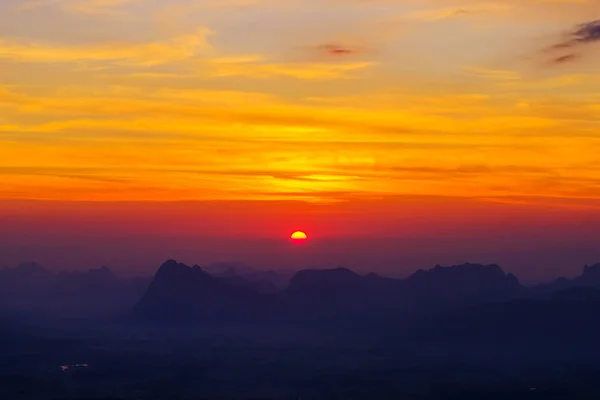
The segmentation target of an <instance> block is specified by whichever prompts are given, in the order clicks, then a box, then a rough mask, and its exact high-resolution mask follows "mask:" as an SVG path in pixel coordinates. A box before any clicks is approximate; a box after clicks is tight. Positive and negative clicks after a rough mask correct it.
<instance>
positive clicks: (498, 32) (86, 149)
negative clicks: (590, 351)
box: [0, 0, 600, 237]
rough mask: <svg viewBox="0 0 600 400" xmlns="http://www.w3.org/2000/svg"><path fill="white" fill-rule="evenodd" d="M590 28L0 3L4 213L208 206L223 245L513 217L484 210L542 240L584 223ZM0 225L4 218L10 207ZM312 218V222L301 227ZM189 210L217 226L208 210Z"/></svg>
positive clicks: (540, 12) (536, 12)
mask: <svg viewBox="0 0 600 400" xmlns="http://www.w3.org/2000/svg"><path fill="white" fill-rule="evenodd" d="M599 9H600V2H599V1H598V0H518V1H517V0H504V1H488V0H418V1H417V0H374V1H360V0H181V1H177V2H173V1H167V0H5V1H3V2H2V4H0V181H1V183H2V184H1V185H0V199H1V200H15V201H17V204H18V202H22V204H29V203H26V202H25V201H26V200H35V199H37V200H53V201H57V202H59V203H60V202H63V205H64V207H63V209H68V208H69V207H70V204H72V203H69V202H71V201H75V202H81V201H85V202H100V203H106V204H109V202H117V203H118V202H135V203H136V207H137V208H136V209H137V210H142V209H144V208H143V207H144V206H143V205H140V204H150V203H148V202H165V201H168V202H176V201H183V200H185V201H192V202H204V201H210V202H211V203H210V204H213V205H214V204H216V205H217V206H214V207H217V209H218V210H225V209H231V210H234V211H231V213H229V214H223V215H230V216H231V215H235V216H236V217H235V218H234V219H231V218H230V220H232V221H233V222H231V221H230V222H226V223H225V225H226V226H227V227H228V228H227V229H224V228H223V229H222V228H215V231H216V232H220V234H222V235H235V234H237V233H243V234H246V235H248V236H252V235H262V236H268V237H271V236H278V235H280V234H282V233H281V231H285V232H286V233H285V234H287V230H288V229H292V230H293V229H310V228H312V230H313V231H314V235H316V236H319V235H321V236H331V235H339V234H346V235H349V236H357V235H360V234H365V235H374V234H378V235H379V234H381V235H388V236H389V235H393V234H396V233H397V234H401V235H405V234H407V232H414V231H423V232H426V231H427V232H430V233H431V232H433V231H434V230H432V229H433V228H431V226H434V225H435V224H430V223H429V222H427V221H429V219H430V218H429V216H431V215H437V216H438V219H437V221H438V222H440V221H441V222H440V223H441V224H450V223H451V224H452V226H454V224H458V223H459V221H460V216H462V215H463V214H464V213H470V214H471V215H472V214H473V213H475V214H477V213H480V214H481V215H484V216H485V215H487V214H489V213H491V212H496V213H506V216H509V215H513V214H511V211H502V210H509V209H510V207H508V206H507V208H498V207H496V206H495V204H498V203H506V204H522V205H529V206H532V207H533V208H532V209H534V210H536V212H538V214H539V215H546V216H547V218H548V219H549V220H550V223H553V224H555V226H559V225H560V219H561V218H567V217H566V216H567V215H571V214H569V213H568V211H565V210H571V211H572V212H573V213H575V212H578V213H580V214H581V213H584V214H585V215H596V214H595V213H596V209H597V207H598V204H599V203H598V202H597V201H598V198H599V197H600V184H599V182H600V162H599V160H600V159H599V156H598V154H600V133H599V132H600V74H599V73H598V70H599V69H598V67H599V66H600V33H599V32H600V22H596V21H595V20H594V17H597V12H598V10H599ZM595 13H596V14H595ZM415 198H418V199H425V198H427V199H428V200H427V201H424V200H423V201H414V199H415ZM247 201H252V203H247ZM286 201H291V202H290V203H287V202H286ZM117 203H115V204H117ZM0 204H1V207H3V208H4V209H3V210H0V215H2V216H7V218H8V217H10V215H11V213H13V212H14V209H13V208H11V207H13V206H14V204H15V203H14V202H12V201H11V202H0ZM9 204H10V206H9ZM52 204H56V203H52ZM118 204H121V203H118ZM194 204H198V203H194ZM311 204H313V205H314V204H318V205H326V206H327V207H328V208H327V212H326V213H325V214H326V215H327V217H323V216H322V215H323V213H322V212H320V213H317V214H314V213H312V211H311V213H309V214H310V216H309V214H306V213H305V211H304V210H306V209H307V207H308V208H310V207H313V206H312V205H311ZM447 204H451V205H447ZM481 204H489V206H482V205H481ZM44 207H45V206H40V207H37V206H36V210H37V211H36V212H35V213H34V212H33V211H31V212H32V213H33V214H31V215H34V214H35V215H38V217H39V218H40V220H42V219H43V215H42V214H43V213H42V214H39V213H40V212H42V211H40V210H43V209H47V208H44ZM48 207H55V206H54V205H52V206H48ZM115 207H116V208H115V210H116V209H118V210H126V209H127V206H123V205H121V206H118V207H117V206H115ZM123 207H124V208H123ZM356 207H358V208H359V209H357V208H356ZM361 207H362V208H361ZM365 207H368V208H367V209H365ZM85 209H87V208H86V207H82V208H80V210H85ZM159 209H160V210H161V211H160V213H159V214H156V213H155V214H154V215H146V217H151V218H154V219H155V222H154V223H152V224H153V226H156V227H157V228H156V229H159V230H160V224H158V223H157V222H156V221H169V220H170V218H175V219H177V218H179V217H177V216H178V215H179V214H180V213H181V209H182V208H181V207H180V206H178V205H176V204H174V203H171V206H170V207H167V206H165V207H162V206H161V207H159ZM184 209H185V210H186V213H191V214H193V215H194V216H195V218H196V219H197V220H202V218H205V219H206V220H211V221H212V220H214V219H211V217H210V216H211V213H212V212H213V211H210V210H209V209H210V207H209V206H206V205H197V206H196V207H190V208H185V207H184ZM310 209H311V210H312V209H313V208H310ZM11 210H12V211H11ZM203 210H205V211H203ZM206 210H209V211H206ZM249 210H252V211H249ZM378 210H380V211H378ZM457 210H458V211H457ZM481 210H484V211H481ZM556 210H561V211H560V212H558V211H556ZM55 211H56V210H55ZM55 211H52V212H53V213H54V212H55ZM81 212H84V211H81ZM89 212H90V213H92V211H89ZM118 212H122V211H118ZM48 213H50V211H48ZM203 213H204V214H203ZM525 214H527V212H525ZM538 214H536V215H538ZM580 214H577V215H580ZM12 215H14V213H13V214H12ZM19 215H21V216H22V217H23V218H26V217H27V213H25V214H19ZM136 215H138V216H139V218H137V219H136V221H135V224H137V226H145V224H147V223H148V222H144V221H145V219H144V216H143V214H142V213H138V214H136ZM256 215H263V216H266V217H265V218H262V219H260V220H259V219H256ZM275 215H277V216H278V217H274V216H275ZM382 215H384V216H385V217H381V216H382ZM407 215H408V216H407ZM503 215H504V214H503ZM557 215H562V217H558V216H557ZM390 216H393V218H390ZM89 217H90V219H89V220H90V221H96V222H93V223H91V224H92V225H95V224H100V225H102V220H101V219H95V220H94V218H92V217H93V215H91V214H90V215H89ZM47 218H50V216H47ZM223 218H226V217H223ZM403 218H408V220H406V219H404V220H403ZM482 218H483V217H482ZM486 218H487V217H486ZM498 218H499V219H502V217H501V216H499V217H498ZM498 218H497V219H498ZM536 218H537V217H536ZM573 218H575V219H576V218H578V217H577V216H576V215H575V214H573ZM294 219H296V221H294ZM492 219H493V218H492ZM396 220H402V221H404V223H403V225H402V226H400V227H398V226H394V225H393V224H392V222H390V221H396ZM484 220H485V218H483V219H480V221H484ZM540 220H541V219H540V218H537V219H536V221H538V223H539V221H540ZM244 221H245V222H244ZM257 221H258V222H257ZM265 221H267V222H265ZM323 221H334V222H331V223H329V222H327V223H325V222H323ZM335 221H337V222H335ZM407 221H408V222H410V224H407ZM513 222H515V221H513ZM481 223H483V222H481ZM515 223H516V222H515ZM521 223H524V222H521ZM529 223H531V224H533V223H534V222H533V221H530V222H529ZM164 224H165V226H168V222H164ZM214 224H217V222H214ZM219 224H223V222H222V221H221V222H220V223H219ZM264 224H270V225H269V226H272V231H269V230H267V229H264ZM117 225H118V222H117ZM258 225H260V226H261V228H257V226H258ZM28 226H29V225H28ZM306 226H307V227H308V228H305V227H306ZM336 226H339V227H337V228H336ZM407 226H410V228H407ZM359 227H361V228H359ZM88 228H89V229H92V230H93V226H92V227H88ZM79 229H81V227H79ZM119 229H123V230H124V231H127V230H128V229H129V228H128V227H126V226H122V227H119ZM165 229H169V228H165ZM186 229H189V232H190V233H193V234H197V233H198V232H197V230H196V229H195V228H193V227H192V228H186ZM270 229H271V228H270ZM457 229H458V228H457ZM557 229H558V228H557ZM186 232H187V231H186ZM284 236H285V235H284Z"/></svg>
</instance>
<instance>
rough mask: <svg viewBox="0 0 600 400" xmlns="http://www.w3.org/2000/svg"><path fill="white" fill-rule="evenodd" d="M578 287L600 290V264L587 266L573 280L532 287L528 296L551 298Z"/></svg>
mask: <svg viewBox="0 0 600 400" xmlns="http://www.w3.org/2000/svg"><path fill="white" fill-rule="evenodd" d="M576 287H595V288H600V264H595V265H592V266H588V265H585V266H584V267H583V271H582V273H581V275H579V276H577V277H575V278H573V279H568V278H563V277H561V278H558V279H556V280H555V281H553V282H551V283H547V284H542V285H538V286H535V287H532V288H530V289H529V291H528V295H529V296H530V297H534V298H549V297H550V296H552V295H553V294H554V293H556V292H558V291H562V290H566V289H570V288H576Z"/></svg>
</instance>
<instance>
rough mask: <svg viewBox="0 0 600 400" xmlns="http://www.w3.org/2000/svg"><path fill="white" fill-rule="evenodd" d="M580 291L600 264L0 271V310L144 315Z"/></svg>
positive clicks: (340, 314) (438, 308)
mask: <svg viewBox="0 0 600 400" xmlns="http://www.w3.org/2000/svg"><path fill="white" fill-rule="evenodd" d="M577 288H600V264H597V265H594V266H585V267H584V269H583V272H582V274H581V275H580V276H578V277H576V278H573V279H567V278H559V279H557V280H555V281H554V282H551V283H547V284H543V285H538V286H533V287H526V286H523V285H521V284H520V283H519V280H518V278H517V277H515V276H514V275H512V274H506V273H504V271H503V270H502V269H501V268H500V267H499V266H498V265H478V264H463V265H458V266H451V267H442V266H439V265H438V266H436V267H434V268H432V269H430V270H419V271H417V272H415V273H414V274H412V275H411V276H409V277H407V278H405V279H393V278H388V277H382V276H379V275H377V274H373V273H371V274H367V275H361V274H358V273H355V272H353V271H351V270H349V269H345V268H337V269H330V270H302V271H298V272H296V273H294V274H293V275H291V274H290V275H286V274H284V273H280V272H275V271H258V270H254V269H251V268H248V267H246V266H245V265H243V264H241V263H220V264H211V265H208V266H205V267H200V266H197V265H195V266H193V267H189V266H186V265H184V264H181V263H178V262H176V261H174V260H169V261H167V262H165V263H164V264H163V265H161V266H160V268H159V269H158V271H157V272H156V274H155V276H154V278H122V277H118V276H117V275H115V274H114V273H113V272H112V271H110V270H109V269H108V268H106V267H103V268H99V269H91V270H89V271H85V272H60V273H55V272H51V271H49V270H47V269H44V268H43V267H42V266H40V265H39V264H36V263H25V264H21V265H19V266H18V267H16V268H5V269H1V270H0V308H1V309H3V310H8V311H12V312H29V313H46V314H49V315H53V314H56V315H68V316H100V315H102V316H114V315H123V316H125V315H128V314H134V315H135V316H137V317H138V318H142V319H150V320H153V319H154V320H156V319H159V320H160V319H177V320H199V321H202V320H211V321H242V320H244V321H258V320H268V321H313V322H317V321H337V320H345V319H356V318H362V319H370V320H373V321H375V320H390V319H395V320H398V321H402V320H406V319H407V318H412V317H415V316H422V315H433V314H442V313H445V312H448V311H451V310H457V309H461V308H464V307H466V306H470V307H473V306H476V305H481V304H486V303H490V302H494V303H507V302H510V301H516V300H519V301H548V302H552V301H556V299H557V298H560V296H563V297H564V296H567V295H566V293H571V296H583V297H585V298H588V297H589V298H593V297H594V296H595V291H592V290H591V289H589V290H588V291H583V290H577ZM561 293H562V294H561ZM557 296H559V297H557Z"/></svg>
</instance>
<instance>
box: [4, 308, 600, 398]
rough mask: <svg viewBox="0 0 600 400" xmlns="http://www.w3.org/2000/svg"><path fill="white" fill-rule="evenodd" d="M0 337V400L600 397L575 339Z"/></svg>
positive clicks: (28, 328)
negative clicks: (499, 340) (548, 340)
mask: <svg viewBox="0 0 600 400" xmlns="http://www.w3.org/2000/svg"><path fill="white" fill-rule="evenodd" d="M1 335H2V340H1V341H0V354H1V355H2V357H1V362H0V398H1V399H11V400H20V399H36V400H37V399H39V400H45V399H315V400H318V399H365V400H366V399H588V398H589V399H597V398H600V380H599V379H598V377H599V376H600V362H598V361H597V360H600V357H598V353H599V352H600V350H599V349H597V348H593V347H592V348H582V346H581V345H579V344H577V343H564V344H563V345H561V344H560V343H551V342H547V341H546V342H544V341H540V343H536V342H531V343H530V346H527V343H511V342H510V341H504V342H495V341H494V340H493V339H490V340H488V341H486V340H483V339H482V340H481V341H479V342H477V340H469V341H464V340H462V339H457V340H455V341H454V342H453V341H451V340H449V339H447V338H446V339H444V340H443V341H439V340H436V339H435V337H434V336H432V337H429V338H427V339H421V340H419V339H418V338H414V337H413V338H410V337H408V336H406V337H402V332H394V334H393V335H391V332H388V334H387V335H386V334H381V333H375V332H374V331H372V330H370V329H369V328H368V327H362V328H361V329H358V328H357V327H354V329H350V327H341V326H340V327H330V328H320V329H316V328H314V329H308V328H300V327H293V326H287V327H282V326H279V327H268V326H262V327H261V328H260V329H258V328H252V327H251V326H237V327H233V326H230V327H224V326H220V327H218V328H217V327H209V326H190V325H187V326H185V327H182V326H177V325H171V326H168V327H164V326H163V327H157V326H152V325H148V324H140V323H136V324H133V323H131V322H127V323H124V322H114V321H113V322H110V323H109V322H107V321H104V322H102V321H94V322H92V321H86V320H39V319H38V320H30V319H29V320H25V319H14V318H5V319H4V320H3V321H2V333H1ZM588 344H589V343H588ZM76 364H84V365H83V366H74V365H76ZM61 366H64V367H66V368H61Z"/></svg>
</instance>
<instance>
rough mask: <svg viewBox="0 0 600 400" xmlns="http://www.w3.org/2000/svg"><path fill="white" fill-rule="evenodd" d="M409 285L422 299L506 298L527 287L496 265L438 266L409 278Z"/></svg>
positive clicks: (451, 300) (453, 300) (480, 299)
mask: <svg viewBox="0 0 600 400" xmlns="http://www.w3.org/2000/svg"><path fill="white" fill-rule="evenodd" d="M406 283H407V287H408V288H409V289H410V290H411V291H412V293H413V294H414V295H415V296H418V297H419V298H421V299H429V300H432V301H434V300H440V301H443V302H446V303H447V302H456V301H458V302H463V301H488V300H506V299H510V298H514V297H515V296H518V295H520V294H521V293H522V291H523V289H524V288H523V287H522V286H521V285H520V284H519V280H518V279H517V277H515V276H514V275H512V274H505V273H504V271H502V269H501V268H500V267H499V266H498V265H496V264H491V265H480V264H470V263H467V264H462V265H455V266H451V267H442V266H440V265H437V266H436V267H435V268H433V269H430V270H427V271H425V270H419V271H417V272H415V273H414V274H413V275H412V276H410V277H409V278H408V279H407V280H406Z"/></svg>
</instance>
